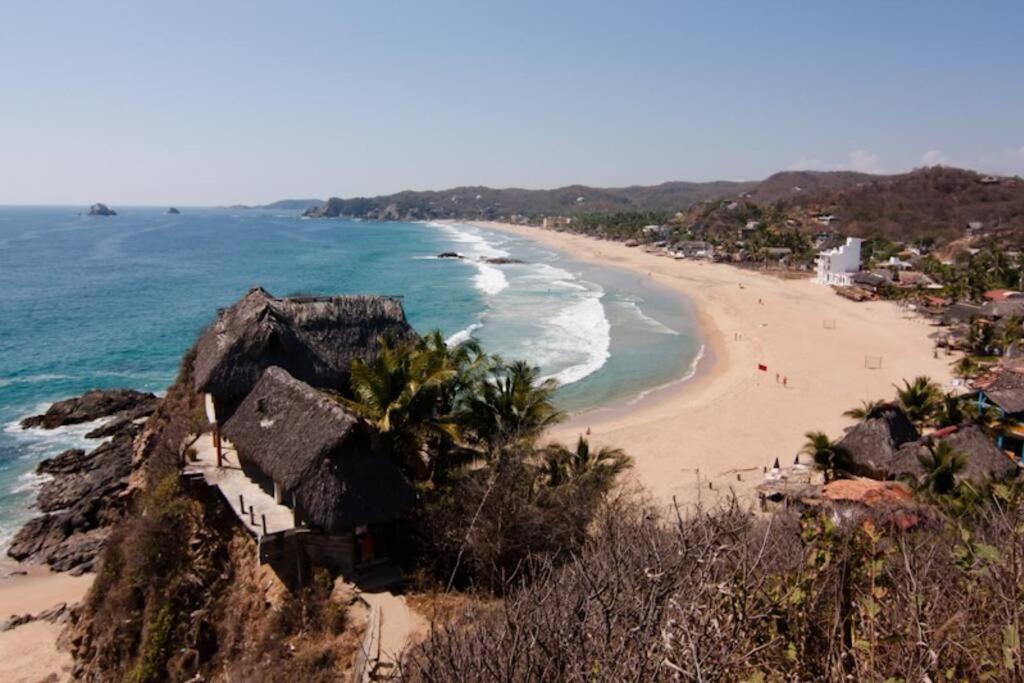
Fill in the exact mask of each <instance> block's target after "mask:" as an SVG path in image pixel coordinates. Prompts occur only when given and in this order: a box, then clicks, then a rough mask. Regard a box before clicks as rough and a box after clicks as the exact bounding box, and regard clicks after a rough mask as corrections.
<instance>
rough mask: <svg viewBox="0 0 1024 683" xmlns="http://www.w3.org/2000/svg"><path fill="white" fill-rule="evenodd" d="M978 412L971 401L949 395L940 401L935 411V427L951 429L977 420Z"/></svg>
mask: <svg viewBox="0 0 1024 683" xmlns="http://www.w3.org/2000/svg"><path fill="white" fill-rule="evenodd" d="M977 416H978V410H977V408H976V406H975V404H973V403H972V402H971V401H970V400H968V399H965V398H964V397H962V396H956V395H954V394H952V393H947V394H944V395H943V396H942V398H941V399H939V403H938V404H937V406H936V409H935V425H936V426H937V427H951V426H953V425H958V424H963V423H964V422H968V421H970V420H974V419H976V418H977Z"/></svg>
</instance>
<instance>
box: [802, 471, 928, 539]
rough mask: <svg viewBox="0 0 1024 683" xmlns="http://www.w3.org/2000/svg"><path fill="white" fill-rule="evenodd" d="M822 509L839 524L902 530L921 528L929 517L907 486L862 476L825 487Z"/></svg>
mask: <svg viewBox="0 0 1024 683" xmlns="http://www.w3.org/2000/svg"><path fill="white" fill-rule="evenodd" d="M820 506H821V508H822V509H823V510H825V511H826V512H827V513H828V514H829V516H830V517H831V518H832V521H833V522H834V523H836V524H840V523H844V522H845V523H854V524H857V523H862V522H864V521H866V520H871V521H872V523H875V524H879V523H881V524H884V525H886V526H895V527H898V528H901V529H910V528H913V527H915V526H917V525H918V524H920V523H921V521H922V520H923V519H925V518H927V517H928V514H929V511H928V508H927V507H926V506H924V505H922V504H921V503H919V502H917V501H916V500H915V499H914V494H913V492H912V491H911V490H910V488H909V487H908V486H907V485H906V484H904V483H902V482H896V481H877V480H875V479H865V478H859V477H858V478H854V479H836V480H835V481H832V482H829V483H828V484H825V485H824V486H823V487H822V489H821V497H820Z"/></svg>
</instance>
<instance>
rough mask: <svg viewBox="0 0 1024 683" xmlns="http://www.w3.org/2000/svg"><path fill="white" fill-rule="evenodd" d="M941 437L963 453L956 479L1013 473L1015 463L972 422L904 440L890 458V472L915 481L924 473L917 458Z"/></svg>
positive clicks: (974, 479)
mask: <svg viewBox="0 0 1024 683" xmlns="http://www.w3.org/2000/svg"><path fill="white" fill-rule="evenodd" d="M943 441H944V442H946V443H948V444H949V445H950V447H951V448H952V449H953V450H954V451H956V452H958V453H960V454H961V455H963V456H964V468H963V469H962V470H961V471H960V472H959V473H958V474H957V480H958V481H964V480H966V481H972V482H978V483H980V482H983V481H986V480H988V479H996V480H1003V479H1010V478H1013V477H1015V476H1017V465H1016V463H1014V462H1013V461H1012V460H1011V459H1010V458H1008V457H1007V456H1006V454H1005V453H1003V451H1002V450H1001V449H1000V448H999V447H998V446H996V445H995V443H994V442H993V441H992V439H991V438H990V437H989V436H988V435H987V434H985V432H984V431H983V430H982V428H981V427H979V426H978V425H976V424H974V423H973V422H966V423H964V424H962V425H957V426H953V427H947V428H945V429H940V430H938V431H937V432H935V433H933V434H929V435H928V436H926V437H924V438H922V439H920V440H918V441H914V442H911V443H908V444H904V445H903V447H901V448H900V450H899V453H898V454H897V456H896V458H895V459H894V461H893V465H892V469H893V472H894V474H895V475H896V476H898V477H900V476H907V477H911V478H913V479H915V480H918V481H919V480H920V479H921V477H923V476H924V474H925V470H924V467H923V466H922V465H921V461H920V460H919V458H920V457H923V456H926V455H928V446H929V445H935V444H937V443H939V442H943Z"/></svg>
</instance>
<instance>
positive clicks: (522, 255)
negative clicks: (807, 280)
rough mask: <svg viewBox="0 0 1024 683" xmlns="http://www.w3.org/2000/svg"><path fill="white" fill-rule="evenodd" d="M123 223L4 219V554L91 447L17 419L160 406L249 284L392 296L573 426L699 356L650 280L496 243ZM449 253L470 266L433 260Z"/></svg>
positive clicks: (220, 216)
mask: <svg viewBox="0 0 1024 683" xmlns="http://www.w3.org/2000/svg"><path fill="white" fill-rule="evenodd" d="M118 212H119V215H117V216H114V217H89V216H85V215H83V214H82V213H81V210H80V209H79V208H78V207H0V425H2V429H0V549H2V548H4V547H5V546H6V545H7V543H9V541H10V538H11V537H12V535H13V533H14V532H15V531H16V530H17V528H18V527H19V526H20V525H21V524H22V523H24V521H25V520H26V519H28V518H29V517H30V516H31V515H32V509H31V505H32V502H33V499H34V496H35V491H36V488H37V487H38V485H39V484H40V483H41V481H42V479H41V478H40V477H39V476H38V475H35V474H34V468H35V466H36V464H37V463H38V462H39V461H40V460H42V459H43V458H46V457H50V456H53V455H56V454H57V453H59V452H61V451H62V450H64V449H67V448H72V447H81V448H91V447H95V445H96V442H90V441H88V440H86V439H85V438H84V434H85V432H87V431H89V429H90V428H91V426H88V425H84V426H75V427H67V428H62V429H57V430H53V431H43V430H22V429H21V428H20V427H19V426H18V421H19V420H20V419H21V418H23V417H25V416H26V415H30V414H35V413H37V412H40V411H42V410H44V409H45V408H46V407H47V405H49V404H50V403H52V402H53V401H55V400H58V399H61V398H66V397H68V396H73V395H77V394H80V393H82V392H84V391H86V390H88V389H91V388H95V387H99V388H110V387H119V386H125V387H132V388H135V389H140V390H148V391H153V392H157V393H160V392H162V391H163V390H164V389H165V388H166V387H167V386H168V385H169V384H170V382H171V381H173V379H174V376H175V374H176V372H177V368H178V363H179V360H180V358H181V355H182V353H183V352H184V351H185V350H186V349H187V348H188V347H189V345H190V344H191V343H192V341H193V340H194V339H195V337H196V335H197V334H198V333H199V331H200V330H201V329H202V328H203V327H204V326H205V325H207V324H208V323H209V322H210V321H211V320H212V319H213V316H214V314H215V311H216V309H217V308H218V307H222V306H227V305H230V304H231V303H232V302H234V301H235V300H237V299H238V298H239V297H241V296H242V295H243V294H244V293H245V292H246V291H247V290H248V289H249V288H250V287H252V286H253V285H256V284H259V285H261V286H262V287H264V288H265V289H267V290H268V291H269V292H271V293H272V294H274V295H277V296H286V295H291V294H298V293H303V294H310V293H314V294H356V293H368V294H388V295H399V296H402V297H403V301H404V306H405V311H406V315H407V316H408V318H409V321H410V323H411V324H412V325H413V326H414V327H415V328H416V329H417V330H419V331H421V332H423V331H428V330H432V329H440V330H441V331H442V332H443V334H444V335H445V336H446V338H447V339H449V340H450V341H458V340H460V339H464V338H466V337H469V336H473V337H475V338H476V339H478V340H479V341H480V342H481V343H482V344H483V345H484V348H485V349H486V350H487V351H488V352H491V353H497V354H500V355H501V356H502V357H504V358H506V359H517V358H524V359H526V360H529V361H530V362H532V363H534V364H536V365H539V366H540V367H541V369H542V371H543V373H544V375H545V376H549V377H554V378H555V379H557V380H558V381H559V383H560V385H561V388H560V389H559V393H558V403H559V405H560V406H561V407H562V408H563V409H565V410H567V411H570V412H576V411H580V410H584V409H587V408H592V407H595V406H605V405H615V404H627V403H630V402H635V401H637V400H639V399H641V398H642V397H643V396H645V395H646V394H648V393H649V392H651V391H653V390H656V389H657V388H658V387H661V386H664V385H665V384H666V383H671V382H673V381H678V380H679V379H680V378H683V377H686V376H687V375H688V374H692V371H693V369H694V368H695V366H696V363H697V361H698V360H699V358H700V357H701V354H702V349H703V347H702V345H701V342H700V338H699V335H698V333H697V327H696V324H695V322H694V317H693V315H692V311H691V310H690V309H689V306H688V304H687V303H686V302H683V301H680V300H679V298H678V297H676V296H674V295H673V294H671V293H669V292H667V291H665V290H664V289H662V288H660V287H659V286H657V285H656V284H655V283H653V282H652V281H651V280H650V279H649V278H647V277H644V276H640V275H637V274H634V273H629V272H626V271H620V270H615V269H613V268H605V267H597V266H593V265H590V264H585V263H582V262H577V261H574V260H573V259H571V258H570V257H567V256H565V255H561V254H558V253H555V252H552V251H550V250H547V249H545V248H544V247H542V246H540V245H538V244H536V243H534V242H530V241H528V240H525V239H522V238H518V237H515V236H511V235H508V234H505V233H500V232H495V231H491V230H485V229H481V228H477V227H472V226H468V225H458V224H437V223H401V222H384V223H370V222H363V221H348V220H305V219H302V218H300V217H299V215H298V214H297V213H293V212H283V211H263V210H253V209H242V210H232V209H206V208H203V209H200V208H195V209H192V208H184V207H183V208H182V209H181V214H180V215H168V214H166V213H165V212H164V210H163V209H157V208H131V207H129V208H125V209H123V210H121V209H118ZM446 251H456V252H459V253H460V254H463V255H464V256H465V258H464V259H463V260H455V259H438V258H437V255H438V254H440V253H442V252H446ZM485 257H509V258H514V259H518V260H521V261H523V263H521V264H509V265H491V264H486V263H483V262H481V259H483V258H485Z"/></svg>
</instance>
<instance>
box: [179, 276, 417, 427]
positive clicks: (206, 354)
mask: <svg viewBox="0 0 1024 683" xmlns="http://www.w3.org/2000/svg"><path fill="white" fill-rule="evenodd" d="M412 334H414V333H413V331H412V328H411V327H410V326H409V323H408V322H407V321H406V319H405V311H404V310H403V309H402V302H401V300H400V299H398V298H395V297H379V296H333V297H326V296H325V297H316V296H301V297H288V298H281V299H279V298H276V297H274V296H272V295H270V294H269V293H267V292H266V291H265V290H263V289H262V288H260V287H255V288H253V289H251V290H249V292H248V293H247V294H246V295H245V296H244V297H242V299H241V300H240V301H238V302H237V303H236V304H234V305H233V306H231V307H230V308H226V309H222V310H221V311H219V312H218V314H217V319H216V320H215V321H214V322H213V324H212V325H210V327H208V328H207V329H206V330H205V331H204V332H203V333H202V334H201V335H200V337H199V341H198V342H196V349H195V353H196V357H195V362H194V368H195V378H194V382H195V388H196V391H198V392H200V393H204V394H209V395H210V397H211V400H212V402H213V407H214V409H215V411H216V413H217V415H218V416H219V417H220V418H221V420H222V421H223V420H226V419H227V418H228V417H230V415H231V413H232V412H233V411H234V408H235V407H236V406H237V405H238V403H240V402H241V401H242V399H244V398H245V397H246V395H248V393H249V391H250V390H251V389H252V388H253V386H255V385H256V382H257V381H258V380H259V378H260V376H261V375H262V374H263V371H264V370H265V369H266V368H268V367H270V366H277V367H280V368H283V369H285V370H286V371H288V373H289V374H290V375H292V376H293V377H295V378H296V379H298V380H301V381H303V382H306V383H307V384H310V385H312V386H314V387H319V388H324V389H334V390H340V389H341V388H343V387H346V386H347V385H348V374H349V366H350V364H351V362H352V360H353V359H354V358H363V359H366V358H370V357H372V355H373V354H374V352H375V351H376V348H377V339H378V337H380V336H382V335H384V336H392V337H395V338H397V339H402V338H406V337H409V336H410V335H412Z"/></svg>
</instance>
